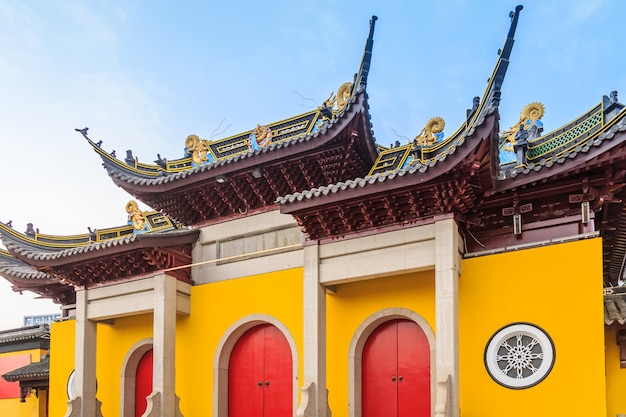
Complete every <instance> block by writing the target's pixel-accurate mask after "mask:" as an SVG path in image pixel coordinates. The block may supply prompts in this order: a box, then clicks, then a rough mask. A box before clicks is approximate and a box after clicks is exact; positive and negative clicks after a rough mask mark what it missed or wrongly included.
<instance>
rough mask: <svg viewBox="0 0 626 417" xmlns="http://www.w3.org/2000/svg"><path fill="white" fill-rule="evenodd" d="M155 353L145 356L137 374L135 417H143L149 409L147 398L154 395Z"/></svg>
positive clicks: (149, 352) (140, 362)
mask: <svg viewBox="0 0 626 417" xmlns="http://www.w3.org/2000/svg"><path fill="white" fill-rule="evenodd" d="M152 359H153V351H152V349H150V350H149V351H147V352H146V353H144V354H143V356H142V357H141V359H139V363H138V364H137V372H136V373H135V417H141V415H142V414H143V413H144V412H145V411H146V408H147V407H148V402H147V400H146V397H147V396H148V395H150V394H152V370H153V360H152Z"/></svg>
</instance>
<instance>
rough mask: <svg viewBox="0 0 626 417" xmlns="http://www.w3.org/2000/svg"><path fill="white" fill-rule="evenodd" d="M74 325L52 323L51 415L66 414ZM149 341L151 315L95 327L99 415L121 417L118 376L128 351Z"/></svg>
mask: <svg viewBox="0 0 626 417" xmlns="http://www.w3.org/2000/svg"><path fill="white" fill-rule="evenodd" d="M74 335H75V321H74V320H68V321H64V322H59V323H53V324H52V327H51V338H50V352H51V355H50V392H51V393H52V395H51V396H50V403H49V406H50V409H49V410H50V415H51V416H63V415H65V412H66V411H67V404H66V402H67V400H68V398H67V380H68V378H69V376H70V373H71V372H72V370H73V369H74ZM149 337H152V315H151V314H142V315H138V316H132V317H126V318H123V319H115V320H114V324H113V325H107V324H98V335H97V350H98V354H97V360H96V373H97V381H98V391H97V394H96V396H97V398H98V399H99V400H100V401H102V414H103V415H105V416H115V415H119V414H120V405H119V399H120V393H121V386H120V375H121V372H122V364H123V363H124V358H125V357H126V354H127V353H128V351H129V349H130V348H131V347H132V346H133V345H134V344H135V343H137V342H138V341H140V340H141V339H145V338H149Z"/></svg>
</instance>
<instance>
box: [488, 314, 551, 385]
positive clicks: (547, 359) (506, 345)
mask: <svg viewBox="0 0 626 417" xmlns="http://www.w3.org/2000/svg"><path fill="white" fill-rule="evenodd" d="M554 359H555V350H554V344H553V343H552V339H550V336H548V334H547V333H546V332H545V331H544V330H543V329H541V328H540V327H538V326H535V325H533V324H529V323H513V324H510V325H508V326H505V327H503V328H502V329H500V330H498V331H497V332H496V333H495V334H494V335H493V336H492V337H491V339H490V340H489V343H487V348H486V349H485V366H486V367H487V372H489V375H490V376H491V377H492V378H493V379H494V380H495V381H496V382H497V383H498V384H500V385H502V386H505V387H507V388H512V389H523V388H529V387H532V386H533V385H536V384H538V383H540V382H541V381H542V380H543V379H544V378H545V377H546V376H548V374H549V373H550V371H551V370H552V366H553V365H554Z"/></svg>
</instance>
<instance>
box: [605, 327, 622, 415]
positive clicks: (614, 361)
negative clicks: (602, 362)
mask: <svg viewBox="0 0 626 417" xmlns="http://www.w3.org/2000/svg"><path fill="white" fill-rule="evenodd" d="M604 343H605V348H606V397H607V401H606V402H607V405H606V408H607V410H606V411H607V414H606V415H607V416H615V415H617V414H618V413H622V414H626V395H624V388H625V387H626V369H622V368H620V365H619V363H620V359H619V356H620V353H619V346H618V345H617V330H615V329H610V330H607V331H606V335H605V341H604Z"/></svg>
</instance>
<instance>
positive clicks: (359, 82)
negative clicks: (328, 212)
mask: <svg viewBox="0 0 626 417" xmlns="http://www.w3.org/2000/svg"><path fill="white" fill-rule="evenodd" d="M376 19H377V18H376V17H375V16H374V17H372V20H371V21H370V31H369V36H368V39H367V42H366V45H365V51H364V53H363V58H362V61H361V64H360V66H359V71H358V73H357V75H356V78H355V80H356V81H355V83H344V84H342V85H341V86H340V88H339V89H338V91H337V94H336V95H334V94H331V97H329V99H328V100H326V101H325V103H324V105H323V106H321V107H320V108H318V109H316V110H313V111H310V112H307V113H304V114H300V115H297V116H294V117H292V118H289V119H286V120H282V121H279V122H276V123H267V124H259V125H257V127H256V128H254V129H252V130H250V131H247V132H243V133H240V134H237V135H234V136H231V137H228V138H224V139H220V140H216V141H209V140H205V139H201V138H200V137H198V136H195V135H191V136H189V137H188V138H187V139H186V143H185V145H186V147H185V152H186V156H185V157H184V158H182V159H173V160H168V159H164V158H161V157H160V156H159V159H158V160H157V161H156V164H154V165H153V164H143V163H140V162H139V161H138V160H137V159H136V158H134V157H129V158H126V161H121V160H119V159H117V158H116V157H115V156H114V152H107V151H105V150H104V149H102V143H101V142H94V141H92V140H91V139H90V138H89V137H88V135H87V129H86V128H85V129H77V130H78V131H79V132H81V133H82V135H83V136H84V137H85V138H86V139H87V141H88V143H89V144H90V145H91V146H92V147H93V149H94V150H95V151H96V153H98V155H100V157H101V158H102V161H103V163H104V167H105V169H106V170H107V172H108V173H109V175H110V176H111V178H112V180H113V182H114V183H115V184H117V185H118V186H120V187H121V188H123V189H124V190H126V191H128V192H129V193H130V194H132V195H134V196H135V198H137V199H138V200H140V201H142V202H144V203H145V204H147V205H148V206H150V207H152V208H154V209H156V210H159V211H161V212H164V213H167V214H168V215H169V216H170V217H172V218H175V219H176V220H178V221H180V222H183V223H185V224H188V225H198V224H203V223H207V222H211V221H218V220H220V219H224V218H230V217H237V216H241V215H242V213H251V212H255V211H263V210H267V209H270V208H271V207H274V206H275V201H276V198H277V197H278V196H280V195H284V194H287V193H292V192H296V191H298V190H301V189H305V188H309V187H314V186H320V185H325V184H331V183H334V182H337V181H341V180H346V179H349V178H354V177H357V176H362V175H365V174H367V171H368V170H369V168H370V167H371V165H372V163H373V161H374V160H375V159H376V157H377V155H378V152H377V148H376V145H375V143H374V138H373V133H372V130H371V125H370V120H369V114H368V105H367V96H366V94H365V86H366V84H367V75H368V73H369V67H370V61H371V54H372V47H373V33H374V25H375V22H376ZM129 155H131V156H132V152H130V153H129Z"/></svg>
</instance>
